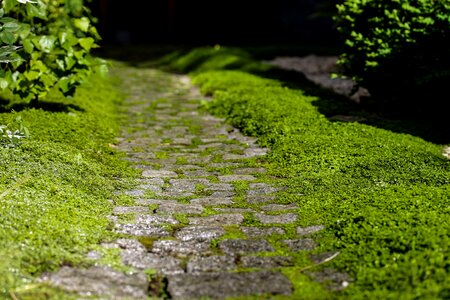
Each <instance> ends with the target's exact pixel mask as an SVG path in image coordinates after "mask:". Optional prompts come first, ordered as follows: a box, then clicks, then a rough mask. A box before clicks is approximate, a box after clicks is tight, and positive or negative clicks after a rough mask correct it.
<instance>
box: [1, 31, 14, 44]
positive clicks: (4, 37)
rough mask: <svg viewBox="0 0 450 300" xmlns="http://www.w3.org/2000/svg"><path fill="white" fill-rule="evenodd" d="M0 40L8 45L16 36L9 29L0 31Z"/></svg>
mask: <svg viewBox="0 0 450 300" xmlns="http://www.w3.org/2000/svg"><path fill="white" fill-rule="evenodd" d="M0 40H1V41H2V42H3V43H5V44H8V45H11V44H13V43H14V42H15V41H16V37H15V36H14V34H12V33H11V32H9V31H2V32H0Z"/></svg>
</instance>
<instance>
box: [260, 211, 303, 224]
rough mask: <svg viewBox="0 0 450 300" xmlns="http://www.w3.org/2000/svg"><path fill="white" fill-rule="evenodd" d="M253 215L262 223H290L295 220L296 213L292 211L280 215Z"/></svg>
mask: <svg viewBox="0 0 450 300" xmlns="http://www.w3.org/2000/svg"><path fill="white" fill-rule="evenodd" d="M255 217H256V218H257V219H258V220H259V221H260V222H261V223H263V224H275V223H276V224H290V223H293V222H295V221H297V215H296V214H293V213H289V214H282V215H264V214H255Z"/></svg>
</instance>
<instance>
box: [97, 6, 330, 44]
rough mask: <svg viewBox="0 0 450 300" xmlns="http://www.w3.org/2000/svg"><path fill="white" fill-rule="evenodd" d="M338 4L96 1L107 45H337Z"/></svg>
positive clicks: (101, 31) (100, 28)
mask: <svg viewBox="0 0 450 300" xmlns="http://www.w3.org/2000/svg"><path fill="white" fill-rule="evenodd" d="M335 2H336V1H333V0H316V1H313V0H275V1H274V0H268V1H267V0H266V1H256V0H226V1H222V0H129V1H126V2H125V3H124V2H123V1H118V0H97V1H93V2H92V3H91V4H90V7H91V9H92V11H93V14H94V16H95V17H97V18H98V20H99V23H98V24H97V27H98V28H99V31H100V33H101V35H102V36H103V40H104V44H153V43H172V44H176V43H184V44H186V43H190V44H205V43H207V44H216V43H228V44H241V45H242V44H276V43H312V44H335V43H336V42H337V39H338V38H337V34H336V31H335V29H334V27H333V24H332V19H331V15H332V13H333V12H334V5H335Z"/></svg>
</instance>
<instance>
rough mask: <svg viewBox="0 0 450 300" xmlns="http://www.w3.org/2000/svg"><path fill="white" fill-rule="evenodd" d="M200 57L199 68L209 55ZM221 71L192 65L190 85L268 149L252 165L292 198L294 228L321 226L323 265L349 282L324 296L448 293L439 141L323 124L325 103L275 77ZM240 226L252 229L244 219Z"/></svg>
mask: <svg viewBox="0 0 450 300" xmlns="http://www.w3.org/2000/svg"><path fill="white" fill-rule="evenodd" d="M209 55H211V61H212V62H214V61H215V58H214V54H209ZM230 55H231V56H232V55H235V54H231V53H230ZM246 59H249V57H248V56H247V58H246ZM186 60H188V56H187V58H186ZM202 61H203V63H202V64H201V65H203V66H204V65H208V64H206V63H205V62H206V61H208V55H206V54H205V55H204V56H202ZM185 64H188V62H187V61H185ZM193 65H195V64H193ZM221 68H222V67H221V66H219V65H217V64H216V67H214V68H210V69H215V70H214V71H206V69H205V68H199V69H195V68H193V69H191V70H192V71H194V73H195V76H194V82H195V83H197V84H199V85H200V87H201V91H202V92H203V93H205V94H213V95H214V99H213V101H212V102H210V103H209V104H207V105H208V109H209V110H210V111H211V112H213V113H214V114H216V115H218V116H220V117H224V118H226V119H227V121H228V122H230V123H231V124H232V125H234V126H236V127H238V128H239V129H241V131H242V132H243V133H244V134H247V135H252V136H255V137H258V141H259V143H260V145H262V146H265V147H269V148H270V149H271V152H270V153H269V154H268V155H267V157H265V158H263V159H259V158H258V159H255V160H254V161H253V163H258V162H263V163H264V164H265V166H266V168H267V169H268V170H269V173H268V174H267V177H266V176H261V180H262V181H264V180H266V179H267V180H269V179H270V177H271V176H273V177H275V178H277V179H281V183H282V184H283V185H285V186H287V187H288V190H286V191H283V192H281V193H280V194H279V200H277V201H279V202H280V203H298V204H299V207H300V210H299V216H300V219H299V221H298V224H300V225H302V226H308V225H315V224H323V225H325V226H326V230H325V231H324V232H323V234H322V235H321V236H320V238H318V239H319V240H318V242H319V244H320V245H321V249H322V250H324V251H326V250H329V251H336V250H339V251H341V252H342V254H341V255H340V256H339V257H337V258H336V259H335V260H333V261H332V262H331V266H332V267H334V268H337V269H340V270H343V271H345V272H347V273H349V274H350V276H351V277H352V278H354V279H355V281H354V282H353V283H352V284H351V285H350V287H349V288H348V289H346V290H344V291H342V292H341V293H337V294H333V297H331V298H339V297H341V298H344V299H362V298H395V297H403V298H405V299H410V298H417V297H422V298H445V297H446V296H448V290H449V289H450V285H449V282H448V280H446V278H448V276H449V274H450V273H449V269H448V264H447V263H446V262H448V260H449V256H448V253H449V252H450V238H449V237H448V235H447V234H446V232H448V231H449V230H450V218H449V211H448V203H449V202H448V201H449V199H450V188H449V186H450V185H449V183H450V162H449V161H448V160H446V159H445V158H443V157H442V155H441V151H442V146H441V145H438V144H433V143H431V142H427V141H425V140H423V139H421V138H419V137H415V136H412V135H408V134H402V133H396V132H393V131H388V130H385V129H382V128H380V127H385V128H389V125H388V124H387V125H386V126H384V125H383V124H381V123H380V121H377V122H368V123H372V124H374V125H375V126H371V125H368V124H360V123H349V122H337V121H331V120H328V119H327V118H326V116H325V115H323V114H322V113H320V112H319V108H320V110H321V111H330V109H327V107H323V106H320V105H324V103H329V102H330V101H328V102H326V101H324V99H321V98H319V97H314V96H310V95H306V94H305V92H303V91H302V90H298V89H293V88H287V87H284V86H283V85H284V82H283V81H276V80H272V79H265V78H262V77H260V76H257V75H253V74H249V73H246V72H243V70H242V69H241V70H240V71H238V70H234V71H229V70H220V69H221ZM235 69H239V67H236V68H235ZM318 94H319V95H323V93H322V94H320V93H318ZM336 103H338V102H335V103H334V104H333V105H334V106H337V105H338V104H336ZM331 110H335V109H334V108H332V109H331ZM386 122H387V121H386ZM380 125H383V126H380ZM376 126H378V127H376ZM399 127H401V124H399V123H398V122H397V123H396V130H397V131H400V130H399ZM402 131H405V130H402ZM253 163H251V164H253ZM249 164H250V163H249ZM265 178H266V179H265ZM237 190H239V187H237ZM238 194H239V191H238ZM241 194H242V193H240V194H239V195H241ZM245 222H246V224H251V225H257V226H258V225H260V224H259V223H258V222H257V221H256V220H254V219H252V218H251V217H250V216H246V221H245ZM286 275H288V276H289V277H290V278H291V279H292V280H293V282H294V283H295V284H296V285H297V288H296V290H295V292H294V295H295V296H296V297H299V299H302V298H308V297H310V298H311V297H312V298H311V299H313V298H314V296H317V297H319V298H320V297H323V299H327V298H330V293H327V292H324V291H323V290H322V289H321V288H319V287H318V285H317V284H315V283H312V282H310V280H308V279H307V278H306V277H305V276H304V274H297V275H296V274H295V272H294V271H292V272H291V273H290V272H288V271H286ZM297 283H299V284H297ZM300 283H301V284H300ZM303 291H305V292H304V293H303ZM302 295H305V296H302ZM400 295H401V296H400ZM308 299H309V298H308ZM321 299H322V298H321Z"/></svg>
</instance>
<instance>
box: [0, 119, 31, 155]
mask: <svg viewBox="0 0 450 300" xmlns="http://www.w3.org/2000/svg"><path fill="white" fill-rule="evenodd" d="M15 125H16V126H15V127H16V129H15V130H14V129H12V130H11V129H8V126H6V125H0V145H2V146H3V147H7V148H11V147H17V146H19V144H20V141H21V140H22V139H23V138H28V137H29V136H30V132H29V130H28V128H27V127H26V126H25V125H24V124H23V121H22V117H21V116H17V117H16V118H15Z"/></svg>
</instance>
